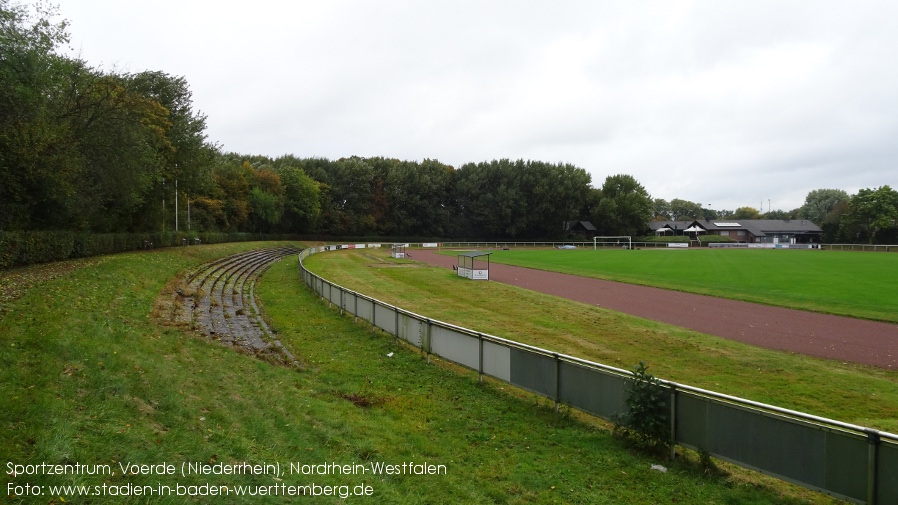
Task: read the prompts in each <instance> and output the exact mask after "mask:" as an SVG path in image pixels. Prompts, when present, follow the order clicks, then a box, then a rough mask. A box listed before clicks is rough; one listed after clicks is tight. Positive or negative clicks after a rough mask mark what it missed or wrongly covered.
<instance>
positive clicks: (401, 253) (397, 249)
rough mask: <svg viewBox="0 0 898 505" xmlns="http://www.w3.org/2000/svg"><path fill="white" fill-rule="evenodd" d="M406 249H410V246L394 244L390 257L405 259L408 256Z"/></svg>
mask: <svg viewBox="0 0 898 505" xmlns="http://www.w3.org/2000/svg"><path fill="white" fill-rule="evenodd" d="M406 249H408V244H393V245H392V246H391V247H390V256H392V257H393V258H397V259H403V258H405V257H406V256H407V255H408V253H407V252H406Z"/></svg>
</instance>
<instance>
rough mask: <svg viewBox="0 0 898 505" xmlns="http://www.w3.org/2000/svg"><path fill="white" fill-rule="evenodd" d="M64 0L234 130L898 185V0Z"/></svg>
mask: <svg viewBox="0 0 898 505" xmlns="http://www.w3.org/2000/svg"><path fill="white" fill-rule="evenodd" d="M56 1H58V2H59V7H60V15H61V18H64V19H67V20H68V21H69V22H70V30H69V31H70V33H71V38H72V40H71V44H70V45H71V47H72V51H73V53H72V54H73V55H75V56H78V57H80V58H82V59H84V60H85V61H87V62H88V63H90V64H91V65H92V66H94V67H99V68H103V69H104V70H107V71H113V70H114V71H119V72H139V71H143V70H160V71H163V72H166V73H168V74H171V75H175V76H184V77H185V78H186V79H187V82H188V83H189V85H190V89H191V91H192V92H193V100H194V108H195V110H198V111H200V112H202V113H203V114H205V115H207V117H208V119H207V125H208V135H209V140H210V141H212V142H215V143H217V144H219V145H220V146H221V147H222V148H223V149H224V150H225V151H234V152H238V153H241V154H264V155H268V156H272V157H277V156H280V155H283V154H294V155H296V156H299V157H312V156H317V157H326V158H330V159H337V158H340V157H344V156H351V155H358V156H365V157H370V156H385V157H391V158H399V159H403V160H422V159H424V158H431V159H438V160H440V161H441V162H444V163H448V164H450V165H453V166H456V167H459V166H461V165H462V164H464V163H467V162H480V161H489V160H493V159H499V158H511V159H518V158H523V159H531V160H539V161H546V162H553V163H554V162H565V163H571V164H574V165H576V166H578V167H582V168H584V169H586V170H588V171H589V172H590V174H591V175H592V181H593V185H594V186H596V187H600V186H601V185H602V183H603V182H604V180H605V177H606V176H608V175H614V174H621V173H622V174H629V175H632V176H634V177H635V178H636V179H637V180H638V181H639V182H640V183H642V185H643V186H645V188H646V189H647V190H648V192H649V193H650V194H651V195H652V197H654V198H664V199H666V200H670V199H673V198H682V199H685V200H690V201H693V202H697V203H701V204H702V205H703V206H705V207H707V206H708V205H709V204H710V206H711V207H712V208H714V209H718V210H719V209H729V210H733V209H735V208H737V207H743V206H749V207H754V208H759V209H760V208H761V205H762V204H763V209H761V210H763V211H764V212H766V211H767V210H768V201H769V202H770V204H771V205H772V207H773V208H774V209H783V210H790V209H793V208H796V207H799V206H801V205H802V203H803V202H804V198H805V196H806V195H807V193H808V192H809V191H811V190H814V189H821V188H834V189H843V190H845V191H847V192H848V193H849V194H853V193H855V192H857V190H858V189H860V188H874V187H879V186H882V185H886V184H887V185H890V186H892V187H893V188H898V175H896V174H898V63H896V61H898V60H896V55H898V25H896V21H895V20H896V19H898V2H895V1H894V0H884V1H857V0H852V1H848V0H845V1H841V2H830V1H817V0H815V1H812V2H811V1H806V0H802V1H791V2H790V1H783V0H777V1H770V2H767V1H758V0H752V1H750V2H746V1H744V0H743V1H730V2H727V1H697V2H689V1H657V2H656V1H644V2H640V1H620V2H617V1H584V2H567V1H563V0H562V1H552V2H549V1H540V2H534V1H501V2H500V1H487V0H481V1H470V2H469V1H460V0H452V1H441V2H437V1H425V0H418V1H407V2H402V1H374V0H355V1H324V0H317V1H294V0H291V1H284V0H276V1H269V0H254V1H249V2H247V1H241V2H236V1H230V0H217V1H192V0H180V1H170V0H153V1H145V0H139V1H136V0H108V1H107V0H56Z"/></svg>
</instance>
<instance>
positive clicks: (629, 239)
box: [592, 235, 633, 251]
mask: <svg viewBox="0 0 898 505" xmlns="http://www.w3.org/2000/svg"><path fill="white" fill-rule="evenodd" d="M600 238H601V239H618V240H617V242H615V243H617V244H620V243H621V241H620V239H627V249H633V239H632V237H631V236H630V235H614V236H604V237H593V238H592V250H593V251H597V250H598V249H599V239H600ZM602 243H603V244H604V243H611V242H610V241H603V242H602Z"/></svg>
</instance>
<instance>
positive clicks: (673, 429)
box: [670, 382, 677, 460]
mask: <svg viewBox="0 0 898 505" xmlns="http://www.w3.org/2000/svg"><path fill="white" fill-rule="evenodd" d="M676 457H677V385H676V384H674V383H673V382H671V383H670V459H671V460H674V459H676Z"/></svg>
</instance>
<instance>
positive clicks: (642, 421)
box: [614, 361, 670, 451]
mask: <svg viewBox="0 0 898 505" xmlns="http://www.w3.org/2000/svg"><path fill="white" fill-rule="evenodd" d="M629 382H630V384H629V386H630V387H629V390H628V392H627V399H626V400H625V402H626V404H627V411H626V412H625V413H623V414H621V415H618V416H617V418H616V419H615V425H614V432H615V433H616V434H618V435H620V436H623V437H624V438H626V439H627V440H629V441H630V442H631V443H633V445H634V446H635V447H637V448H639V449H643V450H649V451H659V450H661V449H664V448H665V447H667V445H668V443H669V442H670V414H669V411H670V407H669V403H668V393H667V390H666V389H665V388H664V386H662V385H661V381H660V380H658V379H657V378H655V377H654V376H653V375H652V374H650V373H649V372H648V367H647V366H646V364H645V362H644V361H640V362H639V363H638V364H637V365H636V367H635V368H633V376H632V378H631V379H630V381H629Z"/></svg>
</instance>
